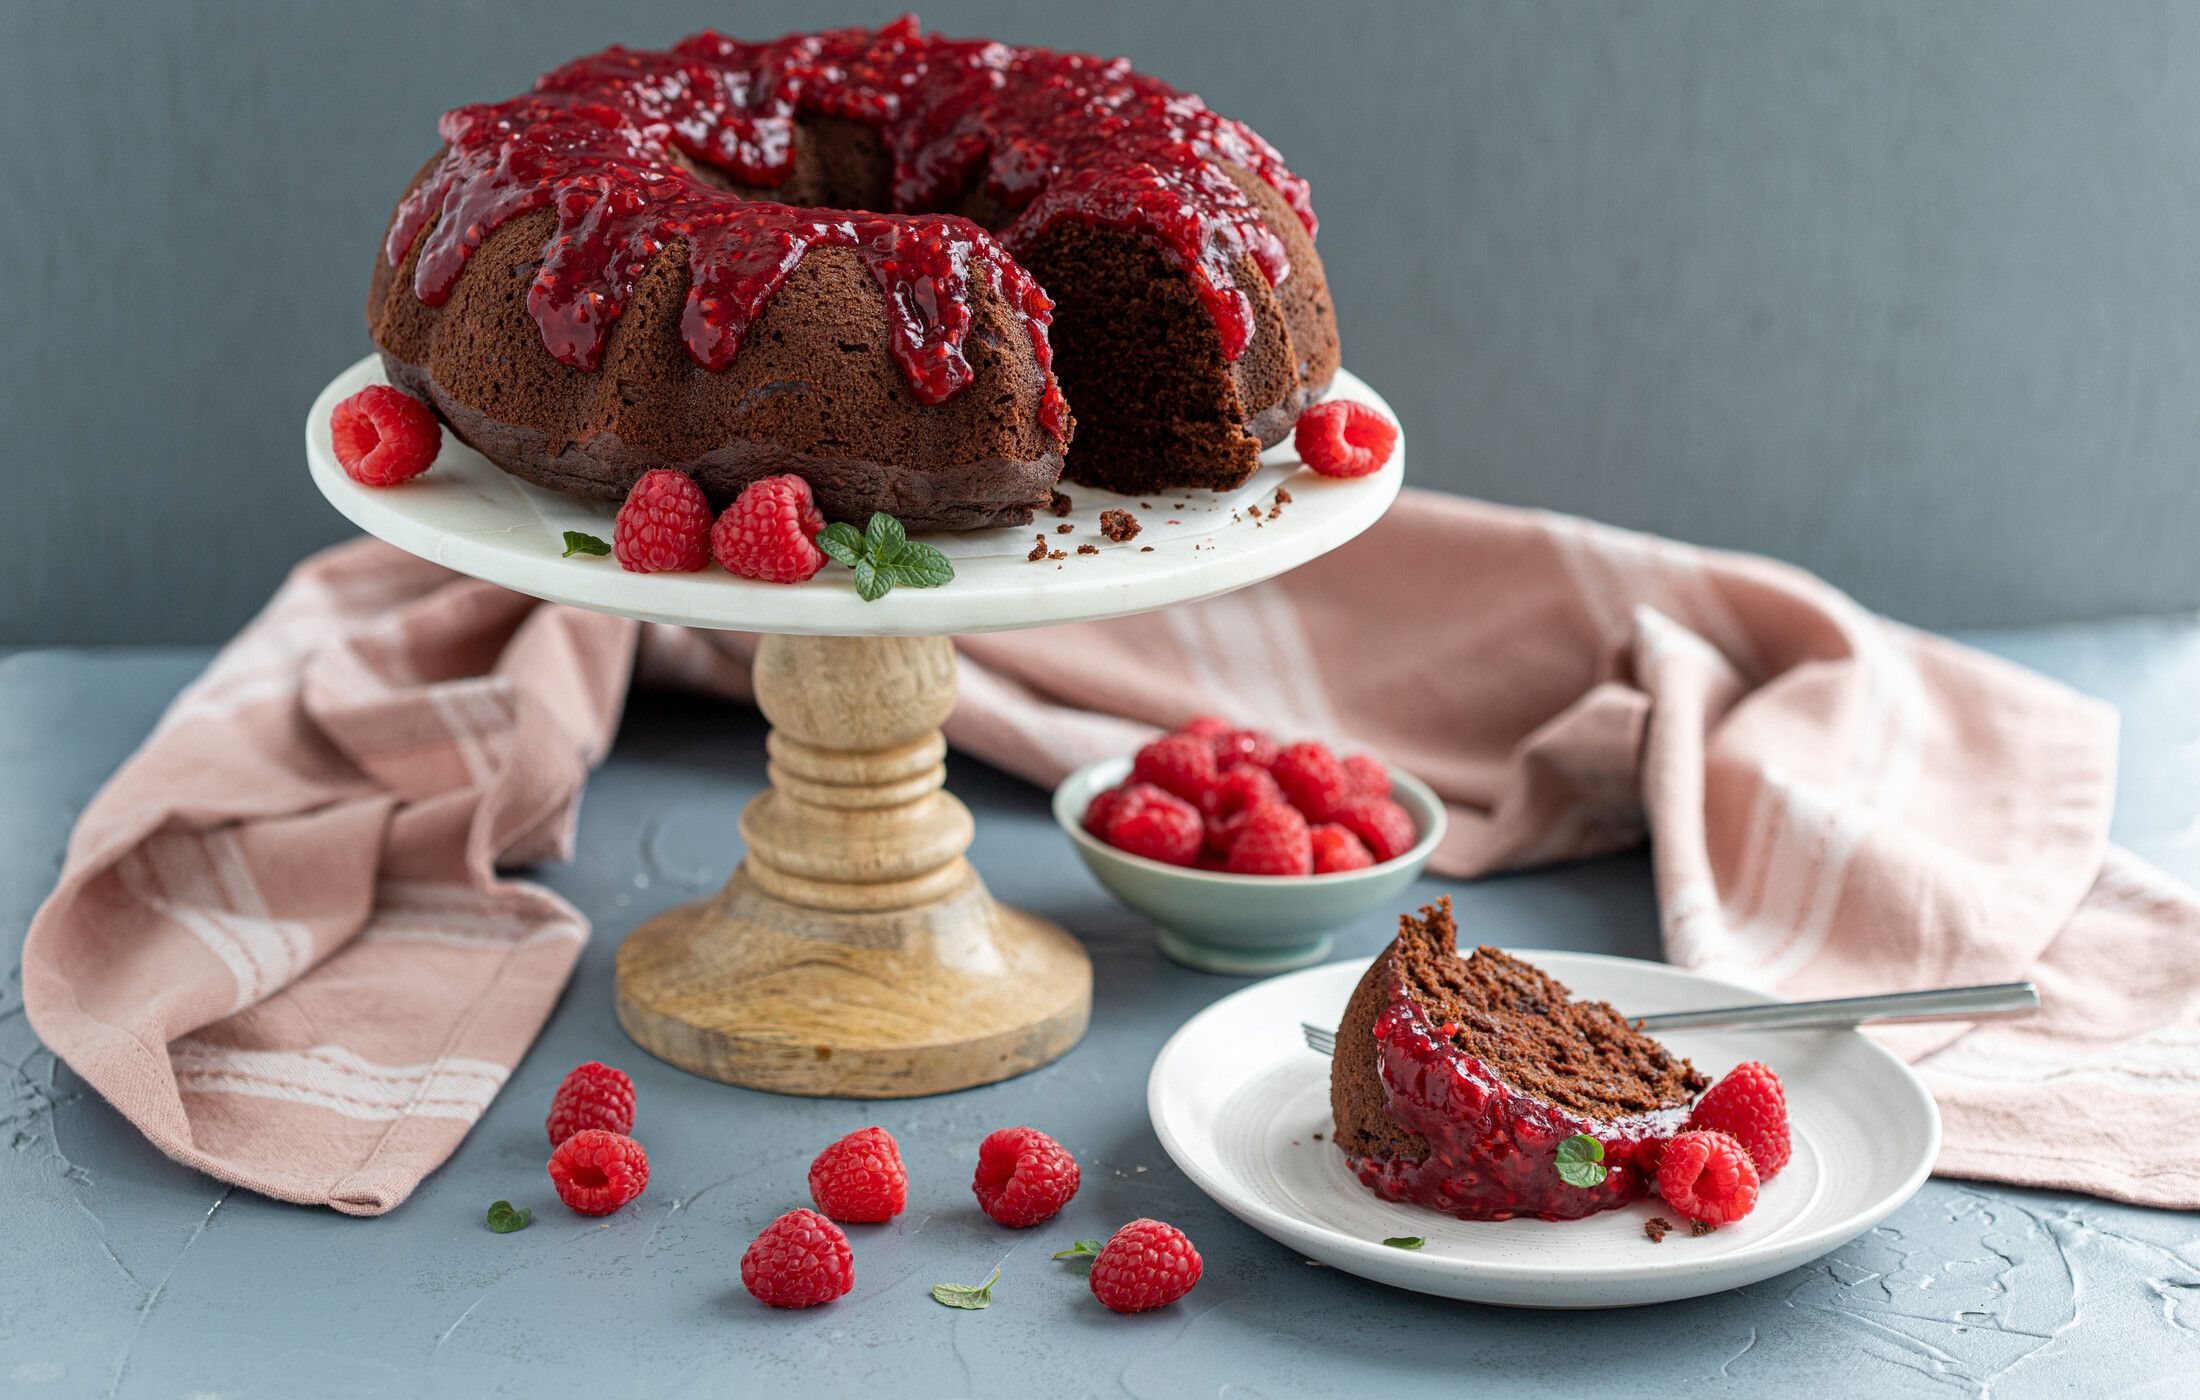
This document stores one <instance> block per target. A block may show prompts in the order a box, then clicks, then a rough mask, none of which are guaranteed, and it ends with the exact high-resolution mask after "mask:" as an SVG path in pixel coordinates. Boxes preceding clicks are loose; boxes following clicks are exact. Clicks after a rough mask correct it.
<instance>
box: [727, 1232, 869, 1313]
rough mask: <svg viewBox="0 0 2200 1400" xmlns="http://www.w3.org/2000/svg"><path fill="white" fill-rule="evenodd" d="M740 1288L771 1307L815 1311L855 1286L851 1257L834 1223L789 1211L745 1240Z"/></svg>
mask: <svg viewBox="0 0 2200 1400" xmlns="http://www.w3.org/2000/svg"><path fill="white" fill-rule="evenodd" d="M741 1286H742V1287H743V1288H746V1289H747V1290H749V1293H750V1295H751V1296H752V1297H754V1298H755V1299H756V1301H758V1302H759V1303H769V1304H770V1305H771V1306H773V1307H775V1308H814V1307H816V1306H817V1305H818V1304H819V1303H830V1302H831V1301H833V1299H835V1298H839V1297H843V1296H845V1295H846V1294H847V1292H848V1290H849V1289H851V1288H853V1287H855V1286H856V1262H855V1256H854V1255H852V1254H850V1253H849V1252H848V1237H847V1236H846V1235H844V1234H842V1233H841V1232H840V1227H839V1226H838V1225H835V1224H834V1223H833V1222H832V1221H830V1220H827V1219H826V1218H825V1217H824V1216H822V1215H819V1214H818V1213H817V1212H816V1211H814V1210H790V1211H788V1212H787V1213H786V1214H785V1215H782V1216H780V1217H779V1218H778V1219H777V1220H774V1221H773V1222H772V1223H771V1224H769V1225H766V1226H765V1227H764V1231H763V1233H762V1234H760V1235H758V1236H757V1237H756V1238H755V1239H753V1240H751V1241H750V1242H749V1247H748V1249H747V1250H745V1251H744V1252H743V1253H742V1255H741Z"/></svg>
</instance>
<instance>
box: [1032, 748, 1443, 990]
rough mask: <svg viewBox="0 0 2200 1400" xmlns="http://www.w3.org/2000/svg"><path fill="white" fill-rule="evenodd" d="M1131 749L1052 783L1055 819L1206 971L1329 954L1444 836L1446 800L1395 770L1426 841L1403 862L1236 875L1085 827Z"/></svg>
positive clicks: (1127, 764) (1261, 970) (1273, 967)
mask: <svg viewBox="0 0 2200 1400" xmlns="http://www.w3.org/2000/svg"><path fill="white" fill-rule="evenodd" d="M1130 771H1131V760H1130V759H1129V757H1127V756H1126V757H1122V758H1109V759H1102V760H1101V761H1100V762H1098V763H1090V764H1087V765H1085V766H1084V767H1083V768H1080V769H1078V770H1077V771H1076V772H1074V773H1072V774H1070V775H1069V776H1068V777H1067V778H1064V779H1063V780H1062V784H1061V786H1060V787H1057V788H1056V789H1055V790H1054V820H1055V821H1057V822H1059V823H1060V824H1061V827H1062V830H1063V831H1065V832H1067V833H1068V834H1069V839H1070V842H1071V844H1073V845H1075V846H1076V847H1077V854H1078V855H1080V856H1082V857H1084V860H1085V864H1086V866H1088V867H1089V868H1090V869H1091V870H1092V873H1093V874H1094V875H1095V876H1097V877H1098V878H1099V881H1100V883H1101V884H1103V885H1106V886H1107V887H1108V891H1109V893H1111V894H1113V895H1114V896H1115V897H1116V898H1117V899H1120V900H1122V901H1123V902H1124V903H1125V904H1127V905H1129V906H1130V907H1131V908H1133V909H1136V910H1137V911H1138V912H1139V913H1141V914H1144V915H1145V916H1146V917H1147V918H1149V919H1152V920H1153V921H1154V922H1155V923H1157V924H1159V925H1160V926H1161V951H1162V952H1164V953H1166V954H1168V955H1169V956H1170V957H1171V958H1174V959H1175V960H1176V961H1178V962H1180V963H1183V964H1184V965H1185V966H1187V967H1196V968H1199V969H1200V970H1201V971H1203V972H1225V973H1232V974H1235V975H1239V976H1245V975H1253V976H1265V975H1266V974H1268V973H1271V972H1288V971H1289V970H1291V969H1292V968H1295V967H1306V966H1309V965H1311V964H1313V963H1318V962H1320V961H1321V960H1322V959H1324V958H1326V957H1328V956H1329V950H1330V945H1331V942H1332V939H1331V934H1332V932H1333V931H1334V930H1336V929H1338V928H1340V927H1342V926H1344V925H1345V924H1348V923H1351V922H1352V921H1353V920H1354V919H1357V918H1359V917H1361V916H1362V915H1364V914H1367V913H1369V912H1370V911H1372V910H1375V909H1380V908H1386V907H1389V906H1392V905H1394V904H1395V903H1396V902H1397V899H1398V896H1399V895H1401V894H1403V893H1405V890H1406V887H1407V886H1409V885H1411V884H1412V883H1413V882H1414V881H1415V880H1417V879H1419V878H1420V877H1421V872H1422V871H1423V870H1424V869H1426V868H1427V866H1428V858H1429V854H1430V853H1431V852H1433V851H1434V850H1435V849H1436V843H1437V842H1438V841H1441V840H1442V839H1443V838H1444V804H1443V803H1442V802H1439V801H1438V800H1437V798H1436V794H1435V793H1434V792H1431V791H1430V790H1429V787H1428V784H1426V783H1424V782H1422V781H1421V780H1420V779H1419V778H1416V777H1414V776H1412V775H1411V774H1409V773H1405V772H1401V771H1400V770H1398V769H1396V768H1392V769H1391V770H1390V788H1391V796H1392V797H1393V798H1395V799H1397V802H1398V805H1399V806H1401V807H1403V808H1405V809H1406V812H1407V814H1408V815H1409V816H1411V817H1412V818H1413V825H1414V828H1415V829H1416V830H1418V831H1419V832H1420V833H1421V839H1420V840H1418V841H1416V842H1414V843H1413V849H1412V850H1410V851H1407V852H1406V853H1405V854H1404V855H1402V856H1399V857H1398V858H1397V859H1395V860H1386V861H1383V862H1382V863H1381V864H1378V865H1371V866H1369V867H1368V868H1367V869H1365V870H1350V871H1346V872H1344V873H1343V874H1339V875H1296V876H1284V875H1229V874H1224V873H1222V872H1219V871H1212V870H1194V869H1191V868H1189V867H1187V866H1182V865H1164V864H1163V863H1162V862H1160V861H1158V860H1148V859H1146V858H1145V857H1144V856H1134V855H1131V854H1130V853H1129V852H1127V851H1119V850H1117V849H1115V847H1113V846H1110V845H1108V844H1107V843H1106V842H1105V841H1101V840H1098V839H1096V838H1095V837H1093V836H1092V835H1091V834H1090V833H1089V832H1087V831H1086V830H1085V828H1084V824H1083V823H1084V817H1085V806H1086V804H1087V803H1089V802H1091V801H1092V798H1093V794H1095V793H1098V792H1101V791H1104V790H1105V789H1107V788H1111V787H1114V786H1115V785H1116V784H1117V783H1120V782H1122V781H1123V779H1124V778H1125V777H1127V776H1129V774H1130Z"/></svg>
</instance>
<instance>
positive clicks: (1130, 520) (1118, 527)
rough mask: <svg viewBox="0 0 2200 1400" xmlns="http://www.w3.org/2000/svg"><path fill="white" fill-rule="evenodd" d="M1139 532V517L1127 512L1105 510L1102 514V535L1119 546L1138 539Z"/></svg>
mask: <svg viewBox="0 0 2200 1400" xmlns="http://www.w3.org/2000/svg"><path fill="white" fill-rule="evenodd" d="M1138 530H1139V524H1138V517H1137V516H1135V515H1133V514H1131V513H1130V512H1129V511H1127V510H1104V511H1101V512H1100V533H1101V534H1103V535H1106V536H1107V537H1108V538H1109V539H1111V540H1114V541H1115V542H1116V543H1117V544H1123V543H1125V542H1127V541H1129V540H1133V539H1136V538H1137V537H1138Z"/></svg>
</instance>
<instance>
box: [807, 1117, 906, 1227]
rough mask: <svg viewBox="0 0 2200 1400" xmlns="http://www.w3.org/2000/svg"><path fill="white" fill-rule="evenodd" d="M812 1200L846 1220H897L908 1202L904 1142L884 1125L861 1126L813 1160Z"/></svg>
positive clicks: (826, 1210) (811, 1177) (829, 1213)
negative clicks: (875, 1126) (903, 1158)
mask: <svg viewBox="0 0 2200 1400" xmlns="http://www.w3.org/2000/svg"><path fill="white" fill-rule="evenodd" d="M810 1199H811V1200H813V1201H815V1202H817V1208H818V1209H819V1210H821V1211H823V1212H825V1214H826V1215H828V1216H830V1217H832V1218H833V1219H835V1220H838V1221H840V1222H841V1223H842V1224H855V1223H857V1222H859V1221H879V1220H892V1219H893V1218H894V1217H895V1216H897V1215H899V1214H901V1212H902V1207H904V1206H906V1205H908V1204H909V1169H908V1168H906V1167H904V1166H903V1165H902V1164H901V1144H899V1143H897V1142H895V1141H894V1135H893V1134H892V1133H890V1132H887V1131H886V1130H885V1129H884V1128H858V1129H856V1130H855V1131H854V1132H852V1133H850V1134H848V1136H846V1137H844V1138H842V1139H841V1140H840V1141H838V1142H836V1143H834V1144H832V1145H831V1146H830V1147H827V1148H826V1149H825V1150H824V1151H823V1152H820V1153H818V1154H817V1160H816V1161H814V1162H812V1163H810Z"/></svg>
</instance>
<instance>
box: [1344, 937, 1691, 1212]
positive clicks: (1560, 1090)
mask: <svg viewBox="0 0 2200 1400" xmlns="http://www.w3.org/2000/svg"><path fill="white" fill-rule="evenodd" d="M1457 938H1458V931H1457V929H1456V928H1455V927H1454V926H1453V924H1452V918H1451V901H1450V900H1449V899H1448V898H1447V899H1444V900H1442V901H1441V902H1439V903H1437V904H1434V905H1431V906H1428V907H1426V908H1424V909H1422V910H1421V915H1420V917H1419V918H1414V917H1412V916H1411V915H1407V916H1403V917H1401V918H1400V919H1399V921H1398V937H1397V938H1396V939H1395V940H1393V941H1392V943H1391V945H1390V947H1389V948H1387V949H1385V950H1384V952H1383V954H1382V956H1381V957H1379V958H1377V959H1376V960H1375V962H1374V965H1373V966H1371V967H1369V968H1368V970H1367V972H1366V974H1365V975H1364V976H1362V977H1361V978H1360V984H1359V986H1358V987H1357V988H1356V989H1355V990H1354V991H1353V993H1352V1000H1351V1001H1350V1002H1349V1003H1347V1004H1346V1006H1345V1012H1344V1021H1343V1023H1342V1024H1340V1025H1339V1026H1338V1027H1337V1050H1336V1056H1335V1058H1334V1059H1333V1060H1332V1061H1331V1063H1330V1069H1329V1104H1330V1111H1331V1113H1332V1114H1333V1115H1334V1117H1335V1119H1336V1134H1335V1141H1336V1144H1337V1146H1338V1147H1339V1148H1340V1149H1342V1150H1343V1151H1344V1153H1345V1156H1346V1157H1347V1158H1348V1159H1349V1160H1350V1161H1351V1164H1352V1168H1353V1171H1354V1172H1355V1173H1356V1174H1357V1175H1358V1176H1359V1178H1360V1180H1361V1181H1362V1182H1364V1183H1365V1184H1366V1185H1368V1186H1369V1187H1371V1188H1372V1189H1373V1190H1374V1191H1375V1193H1376V1194H1377V1195H1379V1196H1382V1197H1383V1198H1384V1199H1386V1200H1393V1201H1411V1202H1415V1203H1417V1204H1420V1205H1425V1206H1430V1207H1433V1208H1434V1209H1437V1210H1441V1211H1445V1212H1447V1213H1449V1214H1452V1215H1456V1216H1458V1217H1459V1218H1460V1219H1462V1220H1508V1219H1510V1218H1512V1217H1513V1216H1515V1215H1534V1216H1539V1217H1541V1218H1543V1219H1545V1220H1571V1219H1575V1218H1577V1217H1580V1216H1584V1215H1589V1214H1593V1213H1594V1212H1596V1211H1600V1210H1609V1209H1611V1208H1612V1207H1614V1206H1617V1205H1623V1204H1625V1203H1626V1202H1628V1201H1631V1200H1634V1199H1636V1198H1638V1197H1640V1196H1642V1195H1643V1194H1644V1193H1645V1192H1647V1191H1648V1189H1649V1186H1650V1176H1651V1172H1652V1170H1653V1169H1654V1163H1655V1155H1654V1154H1655V1150H1656V1149H1655V1145H1656V1144H1659V1143H1662V1142H1663V1141H1664V1140H1665V1139H1667V1138H1669V1137H1671V1136H1672V1135H1673V1134H1675V1133H1677V1132H1679V1131H1680V1130H1681V1128H1682V1126H1683V1124H1684V1123H1685V1121H1686V1120H1687V1117H1688V1110H1689V1107H1690V1106H1691V1104H1692V1103H1693V1102H1694V1101H1695V1097H1696V1095H1698V1094H1699V1093H1701V1092H1702V1091H1703V1089H1704V1087H1705V1085H1706V1084H1707V1083H1708V1082H1709V1081H1707V1080H1706V1079H1705V1078H1704V1076H1703V1075H1701V1074H1699V1073H1697V1072H1696V1068H1695V1066H1693V1065H1691V1064H1689V1063H1688V1061H1686V1060H1684V1059H1680V1058H1678V1057H1676V1056H1674V1055H1673V1054H1671V1053H1670V1052H1668V1051H1667V1050H1666V1048H1665V1047H1664V1046H1662V1045H1660V1044H1658V1043H1657V1042H1656V1041H1655V1040H1652V1039H1651V1038H1650V1037H1649V1036H1646V1035H1644V1034H1643V1033H1642V1032H1640V1031H1638V1030H1636V1029H1635V1028H1634V1027H1633V1026H1631V1025H1629V1024H1628V1022H1627V1018H1626V1017H1624V1016H1622V1015H1620V1014H1619V1013H1618V1012H1617V1011H1614V1010H1613V1009H1612V1008H1611V1007H1610V1006H1609V1005H1607V1004H1605V1003H1604V1002H1601V1001H1593V1002H1587V1001H1574V1000H1572V993H1571V992H1569V991H1568V990H1567V989H1566V988H1565V987H1564V986H1563V985H1562V984H1560V983H1559V982H1558V981H1557V980H1556V979H1554V978H1552V977H1550V976H1548V975H1547V974H1545V973H1543V972H1542V971H1540V970H1538V969H1536V968H1534V967H1531V966H1529V965H1528V964H1527V963H1524V962H1522V961H1520V960H1519V959H1518V958H1514V957H1509V956H1507V955H1506V954H1504V953H1502V952H1499V951H1498V950H1497V949H1495V948H1477V949H1476V950H1475V952H1474V956H1472V957H1470V958H1464V959H1462V958H1461V957H1460V956H1459V950H1458V945H1457ZM1580 1134H1587V1135H1589V1136H1590V1137H1593V1138H1595V1139H1596V1140H1597V1141H1598V1142H1599V1143H1600V1144H1601V1145H1602V1148H1603V1162H1602V1164H1603V1167H1604V1169H1605V1170H1604V1175H1603V1179H1602V1181H1601V1183H1594V1184H1591V1185H1589V1186H1578V1185H1574V1184H1572V1183H1569V1182H1567V1181H1566V1180H1565V1179H1564V1178H1563V1177H1562V1176H1561V1175H1560V1174H1559V1171H1558V1166H1557V1158H1558V1146H1559V1144H1560V1143H1561V1142H1564V1141H1565V1140H1566V1139H1568V1138H1571V1137H1575V1136H1577V1135H1580Z"/></svg>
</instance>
